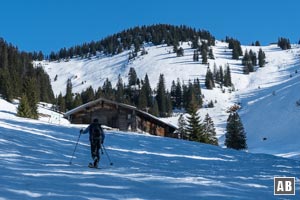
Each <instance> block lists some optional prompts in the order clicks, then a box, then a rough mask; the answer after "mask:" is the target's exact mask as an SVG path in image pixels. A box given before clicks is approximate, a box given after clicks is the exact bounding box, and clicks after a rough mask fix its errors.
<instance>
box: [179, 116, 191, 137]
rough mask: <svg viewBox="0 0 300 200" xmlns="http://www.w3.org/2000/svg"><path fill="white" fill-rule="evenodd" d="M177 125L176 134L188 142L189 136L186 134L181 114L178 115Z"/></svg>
mask: <svg viewBox="0 0 300 200" xmlns="http://www.w3.org/2000/svg"><path fill="white" fill-rule="evenodd" d="M177 125H178V129H177V130H178V133H179V134H180V138H182V139H186V140H188V139H189V136H188V135H187V133H186V125H187V124H186V120H185V118H184V115H183V114H180V116H179V118H178V123H177Z"/></svg>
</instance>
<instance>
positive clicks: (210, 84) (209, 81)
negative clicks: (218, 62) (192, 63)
mask: <svg viewBox="0 0 300 200" xmlns="http://www.w3.org/2000/svg"><path fill="white" fill-rule="evenodd" d="M205 87H206V88H207V89H209V90H212V89H213V88H214V87H215V82H214V77H213V73H212V72H211V71H210V68H209V67H208V68H207V71H206V76H205Z"/></svg>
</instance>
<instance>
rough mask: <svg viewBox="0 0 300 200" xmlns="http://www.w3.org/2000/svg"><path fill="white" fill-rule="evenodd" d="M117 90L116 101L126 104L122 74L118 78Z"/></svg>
mask: <svg viewBox="0 0 300 200" xmlns="http://www.w3.org/2000/svg"><path fill="white" fill-rule="evenodd" d="M116 88H117V91H116V101H117V102H120V103H124V85H123V80H122V78H121V75H120V74H119V76H118V82H117V85H116Z"/></svg>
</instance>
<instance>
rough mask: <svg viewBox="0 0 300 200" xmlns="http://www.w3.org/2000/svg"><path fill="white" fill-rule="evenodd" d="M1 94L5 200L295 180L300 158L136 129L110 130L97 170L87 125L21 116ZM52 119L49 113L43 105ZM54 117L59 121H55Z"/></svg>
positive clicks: (260, 188) (253, 194)
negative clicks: (82, 132)
mask: <svg viewBox="0 0 300 200" xmlns="http://www.w3.org/2000/svg"><path fill="white" fill-rule="evenodd" d="M15 108H16V105H12V104H10V103H7V102H6V101H4V100H1V99H0V158H1V162H0V173H1V176H0V199H35V198H37V199H58V200H60V199H62V200H68V199H79V200H81V199H82V200H85V199H178V200H179V199H180V200H181V199H254V198H257V197H259V198H261V199H273V198H274V196H273V178H274V176H280V177H281V176H289V177H296V196H289V197H288V198H289V199H298V198H299V194H298V188H299V187H300V184H299V183H300V180H299V177H300V167H299V166H300V161H297V160H292V159H286V158H282V157H276V156H272V155H267V154H251V153H246V152H242V151H235V150H229V149H223V148H221V147H216V146H212V145H205V144H200V143H195V142H188V141H181V140H177V139H172V138H161V137H155V136H150V135H143V134H137V133H130V132H127V133H124V132H116V131H106V141H105V148H106V150H107V153H108V154H109V156H110V158H111V160H112V161H113V163H114V165H113V166H110V165H109V161H108V159H107V157H106V156H105V154H104V155H102V158H101V162H100V169H90V168H88V167H87V164H88V162H89V161H90V148H89V141H88V136H87V135H83V136H81V137H80V140H79V144H78V147H77V150H76V153H75V157H74V159H73V164H72V165H69V160H70V158H71V155H72V151H73V150H74V147H75V144H76V141H77V138H78V136H79V130H80V128H82V127H85V125H77V126H75V125H70V124H68V123H67V121H56V123H58V122H59V123H61V124H60V125H58V124H55V123H52V124H51V123H48V121H47V120H45V119H42V120H43V121H37V120H30V119H24V118H18V117H16V116H15V114H16V110H15ZM40 112H43V113H44V112H46V113H48V114H49V115H50V116H53V118H54V117H55V116H54V115H53V114H51V113H49V112H50V111H46V110H42V109H40ZM51 121H54V119H51Z"/></svg>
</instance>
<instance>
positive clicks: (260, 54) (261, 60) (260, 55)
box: [258, 49, 266, 67]
mask: <svg viewBox="0 0 300 200" xmlns="http://www.w3.org/2000/svg"><path fill="white" fill-rule="evenodd" d="M265 59H266V55H265V52H263V50H262V49H259V51H258V65H259V67H264V66H265V64H266V60H265Z"/></svg>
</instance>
